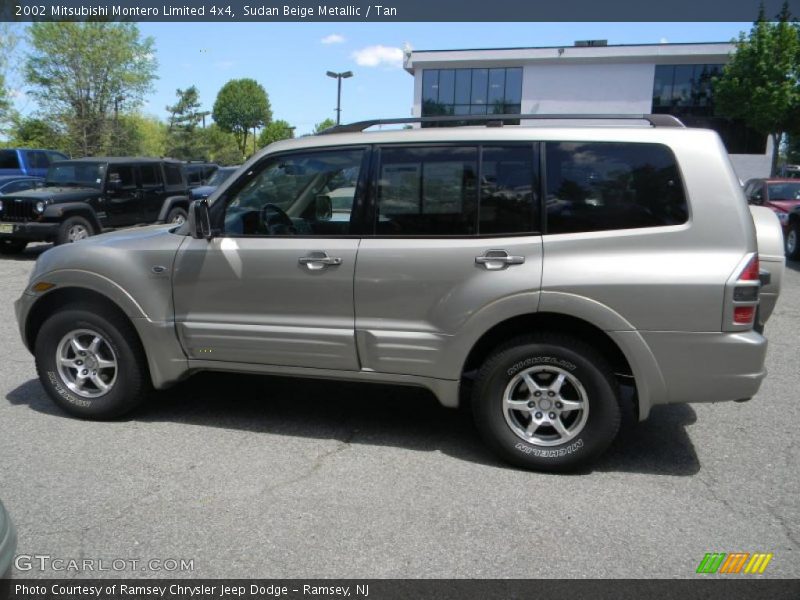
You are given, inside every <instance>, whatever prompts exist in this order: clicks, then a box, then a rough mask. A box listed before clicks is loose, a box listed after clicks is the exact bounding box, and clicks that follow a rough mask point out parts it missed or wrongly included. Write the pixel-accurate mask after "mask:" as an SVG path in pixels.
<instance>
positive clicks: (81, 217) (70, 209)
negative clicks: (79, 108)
mask: <svg viewBox="0 0 800 600" xmlns="http://www.w3.org/2000/svg"><path fill="white" fill-rule="evenodd" d="M188 206H189V189H188V186H187V183H186V173H185V172H184V168H183V164H182V163H180V162H178V161H174V160H162V159H155V158H125V157H114V158H81V159H76V160H65V161H61V162H56V163H53V164H52V165H51V166H50V169H49V170H48V172H47V177H46V179H45V185H44V187H42V188H39V189H36V190H28V191H26V192H18V193H13V194H9V195H7V196H3V198H2V200H0V253H4V254H10V253H16V252H21V251H22V250H24V248H25V246H26V245H27V244H28V242H32V241H44V242H55V243H56V244H64V243H67V242H76V241H78V240H81V239H83V238H86V237H89V236H90V235H94V234H97V233H101V232H103V231H107V230H109V229H116V228H119V227H129V226H131V225H139V224H144V223H165V222H166V223H182V222H183V221H184V220H185V219H186V211H187V208H188Z"/></svg>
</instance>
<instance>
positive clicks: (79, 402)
mask: <svg viewBox="0 0 800 600" xmlns="http://www.w3.org/2000/svg"><path fill="white" fill-rule="evenodd" d="M47 379H48V380H49V381H50V385H51V386H52V387H53V389H54V390H55V392H56V394H58V395H59V396H61V397H62V398H64V400H66V401H67V402H69V403H70V404H74V405H76V406H82V407H89V406H91V405H92V403H91V402H90V401H89V400H83V399H81V398H76V397H75V396H73V395H72V394H70V393H69V391H68V390H66V389H64V386H62V385H61V378H60V377H59V376H58V375H57V374H56V372H55V371H47Z"/></svg>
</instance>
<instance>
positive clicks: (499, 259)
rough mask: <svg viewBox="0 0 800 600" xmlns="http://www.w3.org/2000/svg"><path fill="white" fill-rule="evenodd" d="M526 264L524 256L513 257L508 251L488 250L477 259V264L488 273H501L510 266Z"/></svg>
mask: <svg viewBox="0 0 800 600" xmlns="http://www.w3.org/2000/svg"><path fill="white" fill-rule="evenodd" d="M524 262H525V257H524V256H511V255H510V254H509V253H508V251H506V250H487V251H486V252H484V253H483V254H482V255H481V256H476V257H475V264H476V265H483V266H484V267H486V270H487V271H499V270H500V269H505V268H506V267H507V266H509V265H521V264H522V263H524Z"/></svg>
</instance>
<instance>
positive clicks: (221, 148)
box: [198, 123, 243, 165]
mask: <svg viewBox="0 0 800 600" xmlns="http://www.w3.org/2000/svg"><path fill="white" fill-rule="evenodd" d="M198 134H199V136H200V138H201V140H202V144H203V148H205V153H204V156H205V157H206V158H207V159H208V160H210V161H211V162H215V163H217V164H220V165H238V164H240V163H241V162H242V158H243V157H242V151H241V148H240V147H239V143H238V142H237V140H236V137H235V136H234V135H233V134H232V133H229V132H227V131H223V130H222V128H221V127H220V126H219V125H217V124H216V123H212V124H211V125H210V126H208V127H206V128H205V129H199V130H198Z"/></svg>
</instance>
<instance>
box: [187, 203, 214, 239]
mask: <svg viewBox="0 0 800 600" xmlns="http://www.w3.org/2000/svg"><path fill="white" fill-rule="evenodd" d="M187 221H188V224H189V233H190V234H191V235H192V237H193V238H195V239H198V240H200V239H206V240H210V239H211V238H212V237H213V236H212V235H211V216H210V215H209V214H208V201H207V200H205V199H203V200H195V201H194V202H192V203H191V204H190V205H189V215H188V218H187Z"/></svg>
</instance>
